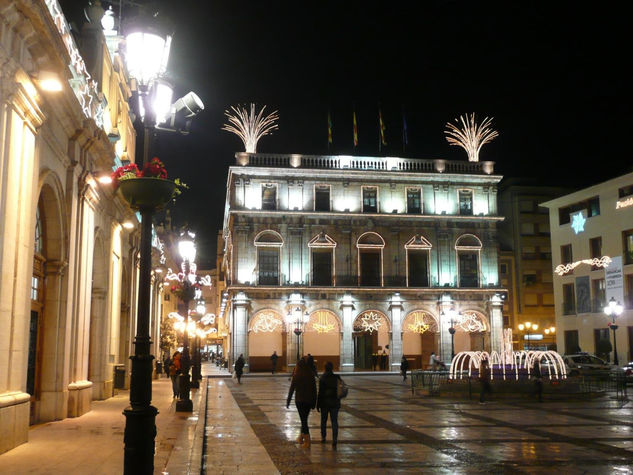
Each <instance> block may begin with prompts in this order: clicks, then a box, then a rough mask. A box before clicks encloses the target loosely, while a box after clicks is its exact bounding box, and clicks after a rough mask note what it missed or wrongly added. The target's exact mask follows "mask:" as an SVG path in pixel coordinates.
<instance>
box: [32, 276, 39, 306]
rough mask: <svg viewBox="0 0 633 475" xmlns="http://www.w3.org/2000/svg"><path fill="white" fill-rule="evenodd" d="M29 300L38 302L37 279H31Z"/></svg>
mask: <svg viewBox="0 0 633 475" xmlns="http://www.w3.org/2000/svg"><path fill="white" fill-rule="evenodd" d="M31 300H35V301H37V300H39V279H38V278H37V277H35V276H33V277H31Z"/></svg>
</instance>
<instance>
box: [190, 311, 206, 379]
mask: <svg viewBox="0 0 633 475" xmlns="http://www.w3.org/2000/svg"><path fill="white" fill-rule="evenodd" d="M205 311H206V307H205V305H204V300H198V301H197V303H196V316H195V320H196V333H195V337H194V348H195V349H194V352H193V368H192V369H191V387H192V388H199V387H200V380H201V379H202V357H201V355H200V351H201V346H202V345H201V337H200V329H199V328H198V323H199V322H200V317H201V316H202V315H204V313H205Z"/></svg>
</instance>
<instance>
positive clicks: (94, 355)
mask: <svg viewBox="0 0 633 475" xmlns="http://www.w3.org/2000/svg"><path fill="white" fill-rule="evenodd" d="M107 289H108V260H107V255H106V251H105V246H104V243H103V235H102V231H101V230H100V229H97V230H95V243H94V252H93V266H92V291H91V303H90V341H89V346H88V381H91V382H92V399H106V398H108V397H110V396H112V388H110V394H106V388H105V385H106V379H107V377H106V375H105V374H104V372H105V368H106V360H105V359H106V355H107V354H108V353H109V351H108V348H109V334H110V332H109V331H108V330H109V329H108V327H107V318H106V309H107V302H106V298H107V294H108V290H107ZM117 300H118V299H117Z"/></svg>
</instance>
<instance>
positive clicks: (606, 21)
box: [61, 0, 633, 266]
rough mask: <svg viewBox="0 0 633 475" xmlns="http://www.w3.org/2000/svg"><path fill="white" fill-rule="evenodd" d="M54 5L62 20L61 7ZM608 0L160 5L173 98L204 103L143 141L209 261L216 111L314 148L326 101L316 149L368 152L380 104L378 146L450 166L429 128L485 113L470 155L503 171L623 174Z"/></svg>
mask: <svg viewBox="0 0 633 475" xmlns="http://www.w3.org/2000/svg"><path fill="white" fill-rule="evenodd" d="M61 3H62V6H63V7H64V8H65V10H66V9H67V10H68V11H69V13H68V15H69V17H71V19H72V17H73V15H74V16H75V17H76V15H77V13H76V12H77V8H76V5H77V2H72V1H66V2H64V1H62V2H61ZM102 3H104V4H105V5H108V4H109V3H108V2H106V1H103V2H102ZM115 3H116V5H118V1H117V2H115ZM141 3H142V2H141ZM623 5H624V2H621V3H619V4H615V3H613V4H610V3H608V2H607V3H605V2H603V3H600V4H596V3H592V4H590V5H588V6H581V5H580V2H513V1H504V2H479V1H478V2H473V1H450V0H435V1H433V0H427V1H424V2H417V1H416V2H395V1H392V2H389V3H387V2H383V3H376V2H347V1H338V2H327V1H319V2H303V1H302V2H297V1H294V2H281V1H264V0H251V1H237V0H233V1H199V0H178V1H175V0H170V1H165V2H163V12H164V13H165V14H166V15H167V16H168V17H169V18H170V19H171V20H172V22H173V24H174V28H175V35H174V38H173V44H172V55H171V57H170V64H169V70H170V71H171V73H172V79H173V80H174V82H175V86H176V90H177V93H178V94H179V95H183V94H184V93H186V92H188V91H189V90H193V91H195V92H196V93H197V94H198V95H199V96H200V97H201V98H202V100H203V101H204V103H205V111H204V112H203V113H202V114H201V115H200V116H198V117H196V118H195V120H194V123H193V125H192V130H191V133H190V134H189V135H188V136H176V135H169V134H168V135H161V136H160V137H159V140H158V142H157V144H156V150H157V155H158V156H159V157H161V158H162V159H163V161H164V162H165V164H166V166H167V168H168V171H169V172H170V175H171V176H172V177H180V178H181V179H182V180H183V181H184V182H186V183H188V184H189V185H190V186H191V189H190V190H189V191H188V192H186V193H185V194H183V195H181V197H179V199H178V203H177V204H176V205H175V207H176V209H175V210H174V211H173V216H174V220H175V221H176V222H178V224H182V223H183V222H184V221H188V223H189V224H190V226H191V227H192V228H194V229H196V230H197V231H198V236H199V242H198V244H199V261H200V265H201V266H204V265H205V262H208V263H209V264H211V263H213V262H214V259H215V239H216V233H217V230H218V229H219V228H220V227H221V223H222V215H223V212H224V200H225V193H226V190H225V183H226V175H227V170H228V167H229V165H231V164H233V162H234V153H235V152H237V151H242V150H243V146H242V143H241V141H240V140H239V139H238V138H237V137H236V136H234V135H231V134H229V133H227V132H223V131H221V130H220V128H221V126H222V124H223V123H224V122H225V118H224V115H223V112H224V110H225V109H227V108H228V107H229V106H231V105H235V104H241V103H249V102H255V103H257V104H259V105H262V104H266V105H268V109H270V110H271V111H272V110H278V111H279V115H280V120H279V130H278V131H276V132H275V133H274V135H272V136H269V137H264V138H263V139H261V140H260V142H259V145H258V151H259V152H271V153H306V154H326V153H328V150H327V112H328V108H329V109H330V110H331V114H332V120H333V124H334V131H333V132H334V133H333V135H334V147H333V149H332V151H331V153H336V154H338V153H341V154H352V153H354V154H357V155H378V103H379V102H380V104H381V108H382V113H383V117H384V120H385V124H386V127H387V143H388V146H387V147H386V149H383V152H382V154H383V155H391V156H393V155H396V156H406V157H413V158H447V159H454V160H466V154H465V152H464V151H463V150H462V149H459V148H457V147H450V146H449V145H448V143H447V142H446V139H445V136H444V133H443V131H444V128H445V124H446V122H447V121H449V120H452V119H454V118H455V117H457V116H458V115H460V114H463V113H469V112H476V113H477V115H478V117H480V118H483V117H485V116H492V117H494V126H495V128H496V129H497V130H498V131H499V137H498V138H497V139H496V140H495V141H494V142H492V143H491V144H489V145H486V146H484V148H483V149H482V152H481V159H482V160H492V161H495V162H496V170H495V171H496V172H498V173H500V174H503V175H505V176H508V177H532V178H538V179H539V180H542V182H544V183H545V182H547V183H554V184H557V183H558V184H562V185H567V186H579V185H587V184H592V183H596V182H598V181H601V180H604V179H608V178H610V177H613V176H617V175H619V174H622V173H626V172H630V171H632V162H631V155H630V151H628V150H627V149H626V143H628V140H629V137H630V136H631V130H632V127H633V120H632V114H631V106H632V101H631V92H630V91H631V85H630V83H631V77H630V75H629V74H628V69H629V67H630V64H629V63H630V62H631V57H632V54H631V44H632V42H631V35H630V33H628V32H629V31H630V26H629V24H628V23H629V16H628V12H626V11H625V10H624V6H623ZM73 9H74V13H73ZM75 21H77V22H80V21H81V19H80V18H79V19H77V20H75ZM354 108H355V109H356V113H357V117H358V129H359V142H360V143H359V147H357V150H356V151H354V147H353V144H352V111H353V109H354ZM403 110H404V111H405V114H406V121H407V127H408V132H409V134H408V136H409V144H408V146H407V148H406V151H405V152H403V149H402V111H403Z"/></svg>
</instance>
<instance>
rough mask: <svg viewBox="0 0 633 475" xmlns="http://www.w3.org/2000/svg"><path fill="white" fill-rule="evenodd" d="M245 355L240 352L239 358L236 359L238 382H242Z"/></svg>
mask: <svg viewBox="0 0 633 475" xmlns="http://www.w3.org/2000/svg"><path fill="white" fill-rule="evenodd" d="M244 364H245V363H244V355H243V354H242V353H240V356H239V358H237V360H235V375H236V376H237V383H238V384H242V373H243V372H244Z"/></svg>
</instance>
